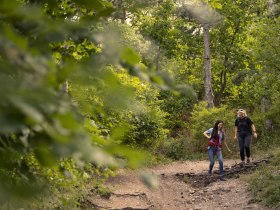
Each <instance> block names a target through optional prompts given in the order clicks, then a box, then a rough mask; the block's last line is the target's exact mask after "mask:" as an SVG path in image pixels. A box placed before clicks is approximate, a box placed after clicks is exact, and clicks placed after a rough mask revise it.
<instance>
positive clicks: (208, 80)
mask: <svg viewBox="0 0 280 210" xmlns="http://www.w3.org/2000/svg"><path fill="white" fill-rule="evenodd" d="M203 38H204V88H205V99H206V101H207V103H208V104H207V107H208V108H213V107H214V102H213V101H214V97H213V89H212V73H211V59H210V36H209V26H208V25H207V24H205V25H204V26H203Z"/></svg>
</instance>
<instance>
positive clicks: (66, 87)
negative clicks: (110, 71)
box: [61, 80, 69, 94]
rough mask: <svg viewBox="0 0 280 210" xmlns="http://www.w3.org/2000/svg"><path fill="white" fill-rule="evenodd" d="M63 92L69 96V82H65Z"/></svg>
mask: <svg viewBox="0 0 280 210" xmlns="http://www.w3.org/2000/svg"><path fill="white" fill-rule="evenodd" d="M61 90H62V92H63V93H65V94H68V92H69V87H68V81H67V80H66V81H65V82H63V84H62V87H61Z"/></svg>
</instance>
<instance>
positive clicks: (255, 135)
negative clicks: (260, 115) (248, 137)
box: [252, 124, 258, 138]
mask: <svg viewBox="0 0 280 210" xmlns="http://www.w3.org/2000/svg"><path fill="white" fill-rule="evenodd" d="M252 132H253V136H254V137H255V138H257V137H258V135H257V130H256V127H255V125H254V124H252Z"/></svg>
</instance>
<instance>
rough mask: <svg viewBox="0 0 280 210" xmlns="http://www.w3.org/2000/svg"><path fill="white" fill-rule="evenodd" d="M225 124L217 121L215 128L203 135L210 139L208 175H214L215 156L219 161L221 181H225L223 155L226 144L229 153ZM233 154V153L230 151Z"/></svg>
mask: <svg viewBox="0 0 280 210" xmlns="http://www.w3.org/2000/svg"><path fill="white" fill-rule="evenodd" d="M223 127H224V123H223V121H222V120H217V121H216V123H215V124H214V126H213V128H210V129H208V130H206V131H204V132H203V135H204V136H205V137H206V138H207V139H208V148H207V149H208V157H209V161H210V164H209V171H208V173H209V174H210V175H212V170H213V167H214V163H215V160H214V157H215V155H216V156H217V158H218V161H219V175H220V180H222V181H224V178H223V172H224V165H223V155H222V144H223V143H225V145H226V147H227V149H228V151H230V149H229V148H228V146H227V144H226V142H225V132H224V129H223ZM230 152H231V151H230Z"/></svg>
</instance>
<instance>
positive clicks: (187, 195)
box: [87, 160, 269, 210]
mask: <svg viewBox="0 0 280 210" xmlns="http://www.w3.org/2000/svg"><path fill="white" fill-rule="evenodd" d="M237 162H238V160H224V168H225V174H227V175H226V181H220V180H219V179H217V177H218V175H217V174H215V173H214V175H212V176H211V177H209V175H207V169H208V164H209V162H208V161H185V162H174V163H171V164H167V165H161V166H157V167H154V168H151V169H147V170H146V171H145V172H147V173H150V174H153V175H155V176H157V177H158V182H159V186H158V188H157V189H154V190H150V189H149V188H147V187H146V186H145V185H144V184H143V183H142V182H141V181H140V179H139V172H136V171H127V170H124V171H120V172H119V173H118V175H117V176H115V177H113V178H110V179H109V180H108V181H107V182H106V186H107V187H108V188H109V189H110V190H111V192H112V193H111V194H110V196H109V197H107V198H102V197H100V196H96V195H89V196H88V198H87V206H88V209H98V210H101V209H112V210H113V209H114V210H117V209H125V210H133V209H135V210H136V209H137V210H144V209H149V210H183V209H194V210H195V209H196V210H199V209H257V210H266V209H269V208H266V207H264V206H262V205H261V204H260V203H257V202H256V201H254V200H253V199H252V197H251V196H250V195H249V193H248V192H247V190H246V189H247V184H246V183H244V182H242V181H241V180H240V179H238V177H239V175H238V174H239V173H242V170H243V169H244V170H247V169H250V167H251V166H254V165H255V166H256V164H254V162H253V163H251V166H249V164H248V166H246V167H241V166H239V165H237ZM214 170H215V171H214V172H216V173H217V171H218V163H217V162H216V163H215V166H214ZM239 170H240V171H239ZM142 172H143V171H141V173H142ZM231 172H232V173H231ZM243 172H244V171H243Z"/></svg>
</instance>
